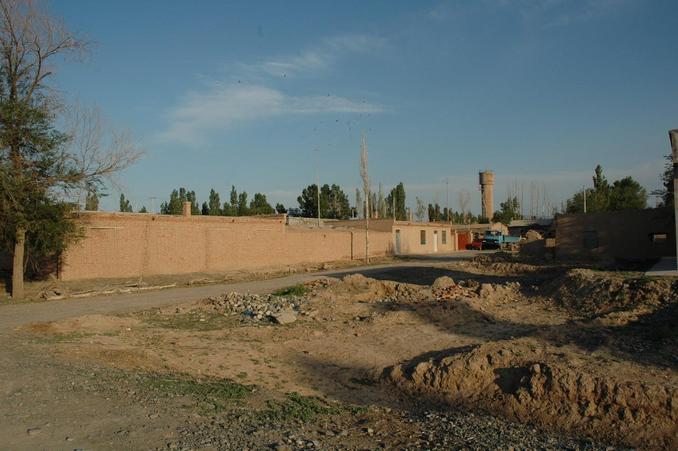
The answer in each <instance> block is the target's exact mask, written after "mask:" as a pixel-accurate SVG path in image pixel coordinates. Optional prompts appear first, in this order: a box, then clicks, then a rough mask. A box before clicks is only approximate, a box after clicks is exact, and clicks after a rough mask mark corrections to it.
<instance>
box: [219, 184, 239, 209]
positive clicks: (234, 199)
mask: <svg viewBox="0 0 678 451" xmlns="http://www.w3.org/2000/svg"><path fill="white" fill-rule="evenodd" d="M221 214H223V215H224V216H237V215H238V191H236V189H235V186H233V185H231V193H230V196H229V202H224V207H223V208H222V210H221Z"/></svg>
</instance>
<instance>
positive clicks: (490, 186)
mask: <svg viewBox="0 0 678 451" xmlns="http://www.w3.org/2000/svg"><path fill="white" fill-rule="evenodd" d="M479 175H480V176H479V180H480V204H481V210H482V212H481V216H482V217H483V218H487V219H489V220H492V216H494V172H492V171H483V172H481V173H480V174H479Z"/></svg>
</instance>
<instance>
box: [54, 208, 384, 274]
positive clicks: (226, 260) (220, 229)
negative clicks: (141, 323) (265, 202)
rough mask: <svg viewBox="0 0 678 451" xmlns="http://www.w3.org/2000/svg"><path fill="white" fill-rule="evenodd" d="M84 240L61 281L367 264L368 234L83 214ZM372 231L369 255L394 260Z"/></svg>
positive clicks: (271, 222)
mask: <svg viewBox="0 0 678 451" xmlns="http://www.w3.org/2000/svg"><path fill="white" fill-rule="evenodd" d="M78 222H79V223H80V225H81V226H82V228H83V233H84V236H83V238H81V239H80V240H79V241H78V242H76V243H74V244H72V245H71V246H70V247H69V248H68V250H67V251H66V252H65V253H64V255H63V256H62V261H61V265H60V269H59V274H58V276H59V278H60V279H61V280H65V281H68V280H82V279H95V278H124V277H145V276H155V275H170V274H190V273H220V272H227V271H232V270H247V269H263V268H274V267H288V266H291V265H297V264H303V263H324V262H330V261H339V260H356V259H363V258H365V235H364V231H361V230H357V229H355V230H353V229H322V228H321V229H309V228H295V227H289V226H286V225H285V216H284V215H279V216H268V217H225V216H189V217H185V216H169V215H156V214H138V213H102V212H81V213H78ZM392 247H393V245H392V236H391V233H390V232H388V233H387V232H376V231H370V256H372V257H376V256H384V255H388V254H391V253H392V252H393V249H392Z"/></svg>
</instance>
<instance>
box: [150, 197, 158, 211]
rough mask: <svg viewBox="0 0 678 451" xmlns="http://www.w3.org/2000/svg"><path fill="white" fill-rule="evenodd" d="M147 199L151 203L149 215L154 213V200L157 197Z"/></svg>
mask: <svg viewBox="0 0 678 451" xmlns="http://www.w3.org/2000/svg"><path fill="white" fill-rule="evenodd" d="M148 199H149V200H150V201H151V213H155V200H156V199H157V197H155V196H151V197H149V198H148Z"/></svg>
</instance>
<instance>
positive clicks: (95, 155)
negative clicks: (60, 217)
mask: <svg viewBox="0 0 678 451" xmlns="http://www.w3.org/2000/svg"><path fill="white" fill-rule="evenodd" d="M66 126H67V127H68V135H69V138H70V139H69V142H68V147H69V150H70V151H69V154H68V157H69V158H70V159H71V160H72V161H73V164H74V166H75V167H76V168H77V169H78V172H79V173H80V174H81V177H82V179H81V181H80V189H79V190H78V191H79V192H78V203H82V201H83V199H84V197H85V196H86V195H87V193H96V192H98V191H99V190H100V189H101V184H102V183H103V182H104V181H107V182H109V183H110V184H111V185H113V186H116V187H119V184H118V182H117V180H116V179H115V175H116V174H118V173H120V172H121V171H123V170H125V169H127V168H128V167H129V166H131V165H132V164H134V163H135V162H136V161H137V160H138V159H139V158H141V156H142V155H143V150H141V149H140V148H138V147H136V146H135V145H134V143H133V141H132V138H131V134H130V132H129V131H125V130H115V129H112V128H110V127H107V126H106V125H105V124H104V121H103V120H102V118H101V113H100V111H99V109H98V108H95V107H93V108H86V107H83V106H81V105H78V104H76V105H74V106H73V107H71V108H70V109H68V110H67V111H66Z"/></svg>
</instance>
